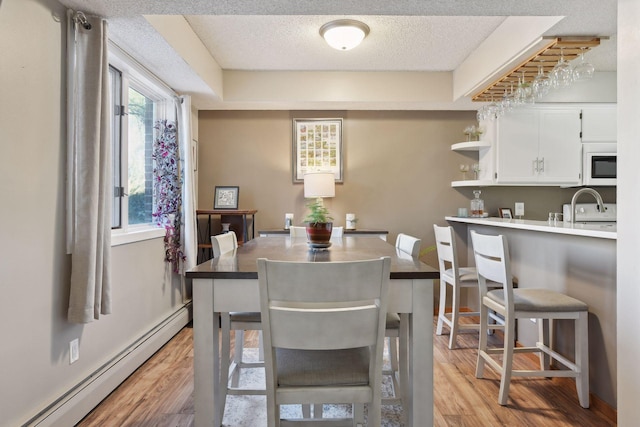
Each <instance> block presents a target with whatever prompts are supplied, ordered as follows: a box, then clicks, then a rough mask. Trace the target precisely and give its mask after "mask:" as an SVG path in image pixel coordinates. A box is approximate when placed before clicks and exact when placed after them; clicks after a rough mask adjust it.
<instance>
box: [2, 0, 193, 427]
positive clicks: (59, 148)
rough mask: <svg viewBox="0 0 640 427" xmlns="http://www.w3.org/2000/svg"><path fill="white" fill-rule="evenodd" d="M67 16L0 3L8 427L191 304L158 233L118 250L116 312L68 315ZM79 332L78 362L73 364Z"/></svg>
mask: <svg viewBox="0 0 640 427" xmlns="http://www.w3.org/2000/svg"><path fill="white" fill-rule="evenodd" d="M65 16H66V15H65V9H64V8H63V7H62V6H61V5H60V4H59V3H58V2H57V1H55V0H2V6H1V7H0V51H1V52H2V55H3V57H2V60H1V61H2V62H1V65H0V93H1V94H2V95H3V98H4V100H5V102H2V103H1V104H0V147H1V148H2V155H0V174H1V175H2V179H1V180H0V200H2V208H1V210H0V212H1V213H0V218H1V219H2V221H0V242H2V245H0V292H1V294H2V310H0V337H2V340H3V343H2V350H0V367H1V368H0V426H3V427H4V426H19V425H23V424H24V423H25V422H27V420H29V419H30V418H31V417H33V416H34V415H36V414H37V413H38V412H39V411H41V410H43V409H44V408H46V407H47V406H48V405H50V404H52V403H54V402H55V401H56V400H57V399H60V398H61V397H62V396H64V395H65V393H67V392H69V390H71V389H72V387H74V386H75V385H77V384H79V383H80V382H81V381H83V380H84V379H85V378H87V376H89V375H90V374H92V373H93V372H95V371H96V370H98V369H99V368H100V367H101V366H103V365H104V364H105V363H106V362H107V361H109V360H110V359H111V358H112V357H114V356H115V355H116V354H118V353H120V352H121V351H123V350H124V349H126V348H127V347H128V346H129V345H131V344H132V343H134V342H135V341H136V340H137V339H138V338H140V337H141V336H142V335H144V334H145V333H146V332H148V331H149V330H151V329H152V328H153V327H154V326H156V325H157V324H158V323H159V322H161V321H162V320H164V319H165V318H167V317H168V316H169V315H170V314H171V313H173V312H175V311H176V310H178V308H179V307H181V306H183V305H184V304H183V302H182V295H181V290H180V286H179V283H176V281H175V280H172V278H173V276H172V275H171V274H170V272H169V273H168V274H167V270H166V264H165V263H164V261H163V260H164V248H163V242H162V238H157V239H152V240H147V241H144V242H138V243H132V244H127V245H121V246H117V247H114V248H113V249H112V257H111V259H112V269H111V271H112V276H111V278H112V284H113V291H112V297H113V313H112V314H110V315H107V316H103V317H102V318H101V319H100V320H99V321H95V322H92V323H88V324H85V325H79V324H71V323H69V322H67V320H66V311H67V306H68V300H69V280H70V277H69V276H70V270H71V268H70V267H71V259H70V256H68V255H66V253H65V236H64V232H65V220H64V206H65V190H64V188H65V170H66V169H65V150H66V139H65V131H64V123H65V120H66V117H65V114H64V111H65V93H66V87H65V86H64V83H63V82H64V58H65V48H64V34H65V28H66V18H65ZM56 17H57V18H60V19H57V18H56ZM25 23H29V24H28V25H25ZM73 339H78V340H79V343H80V359H79V360H78V361H77V362H75V363H74V364H73V365H70V364H69V341H71V340H73ZM94 390H95V389H94ZM84 409H86V408H84ZM86 410H87V411H88V409H86ZM81 411H82V408H81V409H79V410H77V411H75V413H72V414H71V415H74V416H75V415H79V416H83V415H84V414H83V413H82V412H81ZM75 421H77V419H76V420H75ZM75 421H69V418H67V421H66V422H60V423H59V424H58V425H73V424H74V423H75Z"/></svg>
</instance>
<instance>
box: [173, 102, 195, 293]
mask: <svg viewBox="0 0 640 427" xmlns="http://www.w3.org/2000/svg"><path fill="white" fill-rule="evenodd" d="M177 105H178V137H179V138H180V151H181V156H180V157H182V159H183V172H184V175H183V177H184V180H183V184H182V216H183V217H182V221H181V223H182V225H183V229H182V242H183V245H184V248H183V253H184V255H185V257H186V259H185V261H184V263H183V270H182V273H184V272H185V271H186V270H188V269H190V268H192V267H194V266H195V265H196V258H197V255H198V249H197V242H198V239H197V229H196V190H195V186H196V170H195V169H196V167H195V165H196V164H197V159H196V158H195V156H197V152H196V150H195V145H194V142H193V137H192V135H191V97H190V96H188V95H185V96H181V97H180V98H178V102H177ZM183 295H185V294H184V293H183Z"/></svg>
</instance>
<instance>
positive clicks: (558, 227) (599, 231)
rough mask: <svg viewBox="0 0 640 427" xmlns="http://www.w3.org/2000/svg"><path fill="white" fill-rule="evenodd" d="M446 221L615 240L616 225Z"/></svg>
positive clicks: (489, 220)
mask: <svg viewBox="0 0 640 427" xmlns="http://www.w3.org/2000/svg"><path fill="white" fill-rule="evenodd" d="M445 219H446V220H447V221H453V222H462V223H467V224H478V225H489V226H493V227H504V228H518V229H521V230H531V231H542V232H545V233H557V234H570V235H574V236H586V237H597V238H601V239H614V240H615V239H617V237H618V233H617V229H616V224H612V223H597V222H590V223H576V224H572V223H570V222H564V221H560V222H558V223H557V224H549V223H548V222H547V221H532V220H528V219H506V218H462V217H457V216H447V217H445Z"/></svg>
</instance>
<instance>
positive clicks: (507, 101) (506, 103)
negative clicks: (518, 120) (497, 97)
mask: <svg viewBox="0 0 640 427" xmlns="http://www.w3.org/2000/svg"><path fill="white" fill-rule="evenodd" d="M500 103H501V104H502V111H503V114H504V113H509V112H511V111H512V110H513V96H512V95H511V94H509V92H508V91H507V89H505V90H504V95H502V101H500Z"/></svg>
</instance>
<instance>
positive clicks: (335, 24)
mask: <svg viewBox="0 0 640 427" xmlns="http://www.w3.org/2000/svg"><path fill="white" fill-rule="evenodd" d="M367 34H369V27H368V26H367V25H366V24H364V23H362V22H360V21H355V20H353V19H338V20H337V21H331V22H327V23H326V24H324V25H323V26H322V27H320V35H321V36H322V38H324V40H325V41H326V42H327V44H328V45H329V46H331V47H332V48H334V49H337V50H350V49H353V48H354V47H356V46H358V45H359V44H360V43H361V42H362V40H364V38H365V37H366V36H367Z"/></svg>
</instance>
